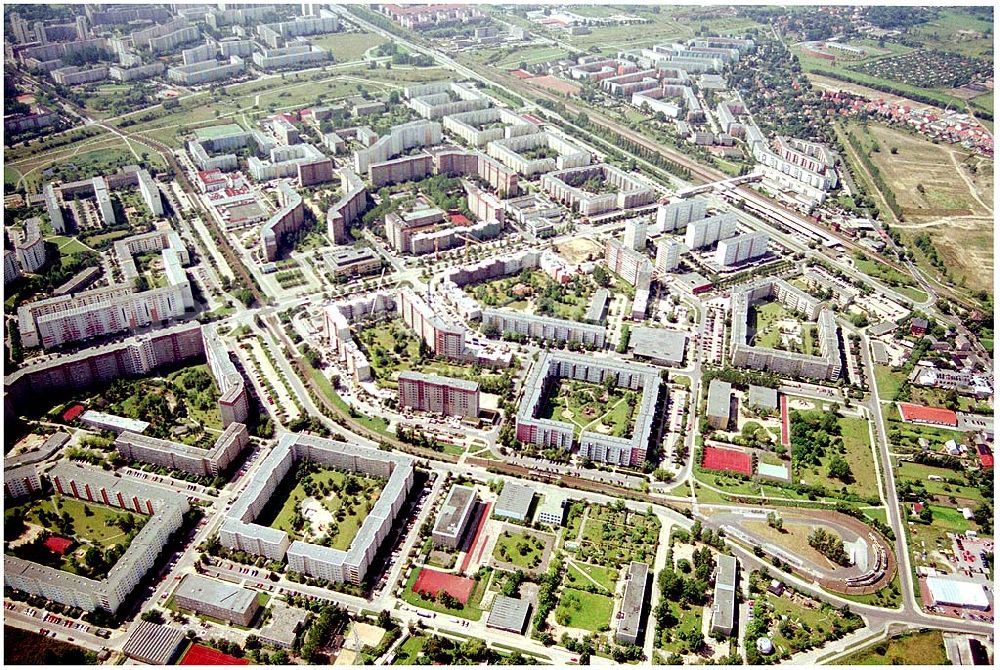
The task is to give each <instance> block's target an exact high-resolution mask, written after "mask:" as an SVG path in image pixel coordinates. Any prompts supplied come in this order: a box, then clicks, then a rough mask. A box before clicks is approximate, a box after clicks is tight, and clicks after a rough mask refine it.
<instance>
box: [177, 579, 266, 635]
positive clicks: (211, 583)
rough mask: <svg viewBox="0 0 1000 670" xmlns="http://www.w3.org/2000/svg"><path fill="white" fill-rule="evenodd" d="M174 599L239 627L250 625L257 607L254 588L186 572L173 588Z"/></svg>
mask: <svg viewBox="0 0 1000 670" xmlns="http://www.w3.org/2000/svg"><path fill="white" fill-rule="evenodd" d="M174 602H175V603H176V605H177V606H178V607H180V608H183V609H186V610H191V611H192V612H195V613H197V614H206V615H208V616H210V617H213V618H216V619H221V620H223V621H225V622H226V623H229V624H236V625H238V626H249V625H250V622H251V621H253V619H254V617H255V616H257V612H258V611H259V610H260V603H259V602H258V601H257V592H256V591H252V590H250V589H246V588H243V587H242V586H237V585H236V584H230V583H229V582H223V581H219V580H217V579H211V578H209V577H204V576H202V575H185V576H184V579H182V580H181V583H180V586H178V587H177V589H176V590H175V591H174Z"/></svg>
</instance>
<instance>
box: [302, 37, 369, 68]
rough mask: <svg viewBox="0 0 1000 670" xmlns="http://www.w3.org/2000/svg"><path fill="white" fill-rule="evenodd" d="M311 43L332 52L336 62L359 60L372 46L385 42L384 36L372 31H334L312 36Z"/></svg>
mask: <svg viewBox="0 0 1000 670" xmlns="http://www.w3.org/2000/svg"><path fill="white" fill-rule="evenodd" d="M311 41H312V43H313V44H315V45H316V46H318V47H322V48H324V49H326V50H327V51H329V52H330V53H331V54H333V58H334V60H335V61H336V62H338V63H343V62H344V61H353V60H359V59H360V58H361V57H362V56H364V55H365V52H366V51H368V50H369V49H371V48H372V47H377V46H379V45H381V44H385V42H386V41H387V40H386V38H384V37H382V36H381V35H375V34H374V33H336V34H333V35H323V36H321V37H314V38H312V40H311Z"/></svg>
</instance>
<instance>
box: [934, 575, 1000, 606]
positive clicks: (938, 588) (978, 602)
mask: <svg viewBox="0 0 1000 670" xmlns="http://www.w3.org/2000/svg"><path fill="white" fill-rule="evenodd" d="M986 588H989V584H987V583H984V582H974V581H967V580H964V579H953V578H949V577H936V576H935V577H928V578H927V590H928V591H929V592H930V596H931V599H932V600H933V601H934V604H936V605H954V606H956V607H973V608H976V609H987V608H989V606H990V600H989V598H987V597H986V591H985V589H986Z"/></svg>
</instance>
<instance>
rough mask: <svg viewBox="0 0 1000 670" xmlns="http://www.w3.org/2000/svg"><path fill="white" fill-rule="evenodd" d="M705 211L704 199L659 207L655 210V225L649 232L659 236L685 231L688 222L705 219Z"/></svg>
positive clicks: (680, 201)
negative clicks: (660, 234)
mask: <svg viewBox="0 0 1000 670" xmlns="http://www.w3.org/2000/svg"><path fill="white" fill-rule="evenodd" d="M707 209H708V201H707V200H706V199H704V198H687V199H686V200H678V201H677V202H672V203H669V204H666V205H660V206H659V207H657V209H656V223H655V224H653V227H652V229H651V230H650V232H651V233H654V234H659V233H673V232H676V231H681V230H685V229H687V226H688V224H689V223H690V222H692V221H697V220H699V219H703V218H705V212H706V211H707Z"/></svg>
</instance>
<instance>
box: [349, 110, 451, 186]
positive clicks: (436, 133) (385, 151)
mask: <svg viewBox="0 0 1000 670" xmlns="http://www.w3.org/2000/svg"><path fill="white" fill-rule="evenodd" d="M440 143H441V124H440V123H438V122H437V121H413V122H411V123H404V124H401V125H398V126H393V127H392V128H390V129H389V134H388V135H385V136H383V137H380V138H379V139H378V141H377V142H375V143H374V144H372V145H371V146H370V147H368V148H365V149H358V150H357V151H356V152H354V171H355V172H356V173H357V174H365V173H367V172H368V168H369V166H371V165H372V164H374V163H385V162H386V161H388V160H389V159H391V158H394V157H396V156H398V155H400V154H401V153H403V152H405V151H408V150H410V149H415V148H421V147H429V146H434V145H435V144H440Z"/></svg>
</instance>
